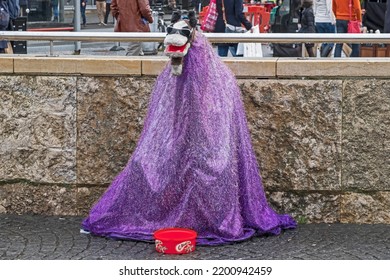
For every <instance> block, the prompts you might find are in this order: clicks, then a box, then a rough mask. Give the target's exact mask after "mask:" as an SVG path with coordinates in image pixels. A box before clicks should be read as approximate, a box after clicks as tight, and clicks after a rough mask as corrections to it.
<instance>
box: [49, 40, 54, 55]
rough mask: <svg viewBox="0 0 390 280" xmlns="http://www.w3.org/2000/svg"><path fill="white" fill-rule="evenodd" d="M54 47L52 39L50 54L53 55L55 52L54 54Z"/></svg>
mask: <svg viewBox="0 0 390 280" xmlns="http://www.w3.org/2000/svg"><path fill="white" fill-rule="evenodd" d="M53 48H54V42H53V41H50V52H49V55H50V56H53V54H54V51H53Z"/></svg>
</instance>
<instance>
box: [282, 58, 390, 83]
mask: <svg viewBox="0 0 390 280" xmlns="http://www.w3.org/2000/svg"><path fill="white" fill-rule="evenodd" d="M276 67H277V69H276V73H277V76H278V77H280V78H284V77H286V78H288V77H303V76H304V77H356V78H359V77H389V73H390V60H389V59H388V58H336V59H334V58H332V59H327V58H326V59H321V58H279V59H278V61H277V63H276Z"/></svg>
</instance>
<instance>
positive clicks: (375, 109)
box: [342, 79, 390, 191]
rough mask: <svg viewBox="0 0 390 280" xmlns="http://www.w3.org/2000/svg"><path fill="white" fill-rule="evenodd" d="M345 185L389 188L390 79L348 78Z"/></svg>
mask: <svg viewBox="0 0 390 280" xmlns="http://www.w3.org/2000/svg"><path fill="white" fill-rule="evenodd" d="M344 88H345V89H344V101H343V115H344V118H343V142H342V145H343V162H342V164H343V174H342V180H343V187H344V188H345V189H347V190H371V191H372V190H390V180H389V179H390V178H389V176H390V157H389V155H390V81H388V80H376V79H370V80H362V81H354V80H353V81H345V87H344Z"/></svg>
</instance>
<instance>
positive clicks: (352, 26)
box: [348, 20, 361, 33]
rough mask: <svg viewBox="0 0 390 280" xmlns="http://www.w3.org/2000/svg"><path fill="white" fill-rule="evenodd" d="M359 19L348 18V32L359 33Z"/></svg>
mask: <svg viewBox="0 0 390 280" xmlns="http://www.w3.org/2000/svg"><path fill="white" fill-rule="evenodd" d="M360 32H361V31H360V21H357V20H350V21H348V33H360Z"/></svg>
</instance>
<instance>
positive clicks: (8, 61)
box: [0, 57, 14, 73]
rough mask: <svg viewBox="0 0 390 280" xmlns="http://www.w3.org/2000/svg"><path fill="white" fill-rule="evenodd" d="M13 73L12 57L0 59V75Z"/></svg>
mask: <svg viewBox="0 0 390 280" xmlns="http://www.w3.org/2000/svg"><path fill="white" fill-rule="evenodd" d="M13 72H14V60H13V58H12V57H1V58H0V73H13Z"/></svg>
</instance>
